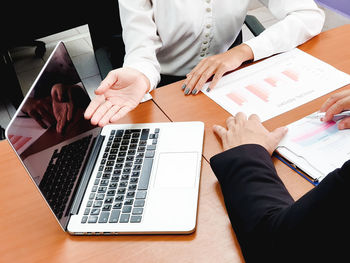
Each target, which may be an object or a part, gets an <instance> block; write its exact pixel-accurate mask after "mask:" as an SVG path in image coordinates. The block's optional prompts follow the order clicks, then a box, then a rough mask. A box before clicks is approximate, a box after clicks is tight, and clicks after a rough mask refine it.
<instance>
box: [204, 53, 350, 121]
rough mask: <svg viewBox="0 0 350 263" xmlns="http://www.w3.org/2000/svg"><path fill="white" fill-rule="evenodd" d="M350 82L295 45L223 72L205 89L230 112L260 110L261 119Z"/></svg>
mask: <svg viewBox="0 0 350 263" xmlns="http://www.w3.org/2000/svg"><path fill="white" fill-rule="evenodd" d="M349 83H350V76H349V75H347V74H345V73H344V72H341V71H339V70H337V69H335V68H334V67H332V66H330V65H329V64H327V63H324V62H323V61H321V60H319V59H317V58H315V57H312V56H311V55H308V54H306V53H305V52H303V51H301V50H299V49H294V50H292V51H289V52H286V53H283V54H279V55H276V56H274V57H271V58H269V59H267V60H265V61H262V62H260V63H257V64H254V65H252V66H249V67H246V68H243V69H241V70H237V71H235V72H232V73H230V74H228V75H226V76H224V77H223V78H222V79H221V80H220V81H219V83H218V84H217V87H216V88H215V89H213V90H211V91H210V92H206V91H205V90H206V89H207V87H208V86H209V83H207V84H206V85H205V86H204V88H203V90H202V91H203V92H204V93H205V94H206V95H207V96H208V97H209V98H211V99H212V100H214V101H215V102H216V103H217V104H219V105H220V106H221V107H223V108H224V109H225V110H227V111H228V112H229V113H231V114H232V115H233V114H236V113H237V112H240V111H242V112H244V113H246V114H247V115H250V114H253V113H255V114H257V115H258V116H259V117H260V118H261V120H262V121H265V120H267V119H270V118H272V117H275V116H277V115H279V114H282V113H284V112H286V111H288V110H291V109H293V108H295V107H298V106H300V105H302V104H304V103H306V102H308V101H311V100H313V99H315V98H318V97H320V96H323V95H324V94H327V93H329V92H331V91H333V90H336V89H338V88H340V87H343V86H345V85H347V84H349Z"/></svg>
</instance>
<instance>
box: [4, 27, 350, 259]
mask: <svg viewBox="0 0 350 263" xmlns="http://www.w3.org/2000/svg"><path fill="white" fill-rule="evenodd" d="M349 46H350V25H348V26H344V27H341V28H337V29H334V30H331V31H328V32H325V33H322V34H321V35H319V36H317V37H315V38H314V39H312V40H311V41H309V42H308V43H306V44H304V45H302V47H301V49H302V50H304V51H306V52H308V53H310V54H312V55H314V56H316V57H318V58H320V59H322V60H324V61H326V62H328V63H330V64H332V65H334V66H336V67H337V68H338V69H340V70H343V71H345V72H347V73H350V49H349V48H348V47H349ZM180 87H181V82H177V83H174V84H172V85H169V86H167V87H163V88H161V89H157V90H155V91H153V93H152V95H153V97H154V99H153V101H148V102H146V103H143V104H141V105H140V106H139V107H138V108H137V109H135V110H134V111H132V112H131V113H130V114H128V115H127V116H126V117H125V118H124V119H122V120H121V121H120V122H121V123H130V122H133V123H141V122H165V121H192V120H200V121H203V122H204V123H205V140H204V151H203V162H202V172H201V183H200V194H199V207H198V220H197V229H196V232H194V233H193V234H190V235H139V236H70V235H69V234H67V233H65V232H63V231H62V229H61V228H60V226H59V225H58V223H57V222H56V220H55V218H54V216H53V214H52V213H51V212H50V211H49V208H48V207H47V205H46V204H45V203H44V201H43V199H42V198H41V196H40V194H39V192H38V191H37V190H36V189H35V185H34V184H33V183H32V182H31V180H30V178H29V176H28V175H27V174H26V171H25V170H24V168H23V167H22V166H21V164H20V162H19V161H18V159H17V158H16V156H15V154H14V152H13V151H12V149H11V148H10V146H9V144H8V142H7V141H2V142H0V171H1V172H0V189H1V190H0V198H1V202H0V211H1V216H0V230H1V236H0V262H1V263H2V262H244V260H243V258H242V254H241V251H240V248H239V244H238V242H237V240H236V237H235V234H234V232H233V231H232V228H231V225H230V222H229V219H228V217H227V214H226V210H225V206H224V202H223V198H222V195H221V191H220V187H219V184H218V183H217V180H216V178H215V176H214V174H213V172H212V171H211V169H210V166H209V163H208V160H209V158H210V157H211V156H212V155H214V154H216V153H218V152H220V151H221V145H220V144H219V142H218V140H217V138H216V137H215V135H214V134H213V132H212V130H211V127H212V125H213V124H216V123H217V124H221V125H224V121H225V119H226V118H227V117H228V116H229V114H228V113H227V112H226V111H224V110H223V109H222V108H220V107H219V106H217V105H216V104H215V103H214V102H212V101H211V100H210V99H209V98H207V97H206V96H205V95H204V94H200V95H197V96H195V97H192V96H191V97H190V96H188V97H185V96H184V95H183V92H182V91H181V89H180ZM328 96H329V95H326V96H324V97H322V98H319V99H317V100H315V101H312V102H310V103H308V104H306V105H303V106H301V107H299V108H297V109H294V110H292V111H290V112H287V113H285V114H283V115H281V116H278V117H276V118H273V119H271V120H269V121H266V122H265V123H264V125H265V126H266V127H267V128H268V129H270V130H271V129H273V128H275V127H278V126H280V125H285V124H288V123H290V122H292V121H294V120H296V119H298V118H300V117H302V116H304V115H306V114H309V113H311V112H313V111H316V110H317V109H318V107H319V106H320V105H321V103H322V102H323V101H324V99H325V98H326V97H328ZM274 163H275V166H276V169H277V172H278V174H279V176H280V177H281V178H282V180H283V181H284V183H285V184H286V186H287V188H288V190H289V191H291V193H292V195H293V197H294V198H296V199H297V198H299V197H300V196H301V195H303V194H304V193H305V192H307V191H309V190H310V189H311V188H312V185H311V184H310V183H308V182H307V181H305V180H304V179H302V178H301V177H300V176H299V175H297V174H295V173H293V172H292V171H291V170H290V169H289V168H288V167H286V166H285V165H283V164H281V163H280V162H279V161H278V160H274Z"/></svg>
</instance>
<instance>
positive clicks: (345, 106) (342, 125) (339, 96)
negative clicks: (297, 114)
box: [320, 90, 350, 130]
mask: <svg viewBox="0 0 350 263" xmlns="http://www.w3.org/2000/svg"><path fill="white" fill-rule="evenodd" d="M349 109H350V90H345V91H341V92H338V93H335V94H334V95H332V96H331V97H330V98H329V99H328V100H326V102H325V103H323V105H322V106H321V108H320V112H326V114H325V116H324V118H322V121H324V122H327V121H330V120H332V118H333V116H334V115H335V114H338V113H340V112H342V111H344V110H349ZM349 128H350V117H347V118H344V119H342V120H340V121H339V123H338V129H339V130H343V129H349Z"/></svg>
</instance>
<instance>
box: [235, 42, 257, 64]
mask: <svg viewBox="0 0 350 263" xmlns="http://www.w3.org/2000/svg"><path fill="white" fill-rule="evenodd" d="M237 48H238V49H239V51H240V54H241V59H242V62H245V61H248V60H254V53H253V50H252V49H251V48H250V46H248V45H247V44H244V43H243V44H240V45H239V46H237Z"/></svg>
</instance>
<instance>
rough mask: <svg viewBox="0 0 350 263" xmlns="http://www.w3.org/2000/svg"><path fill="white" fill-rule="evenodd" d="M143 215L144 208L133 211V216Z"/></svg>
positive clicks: (136, 208)
mask: <svg viewBox="0 0 350 263" xmlns="http://www.w3.org/2000/svg"><path fill="white" fill-rule="evenodd" d="M142 213H143V208H142V207H135V208H134V209H133V210H132V214H133V215H142Z"/></svg>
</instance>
